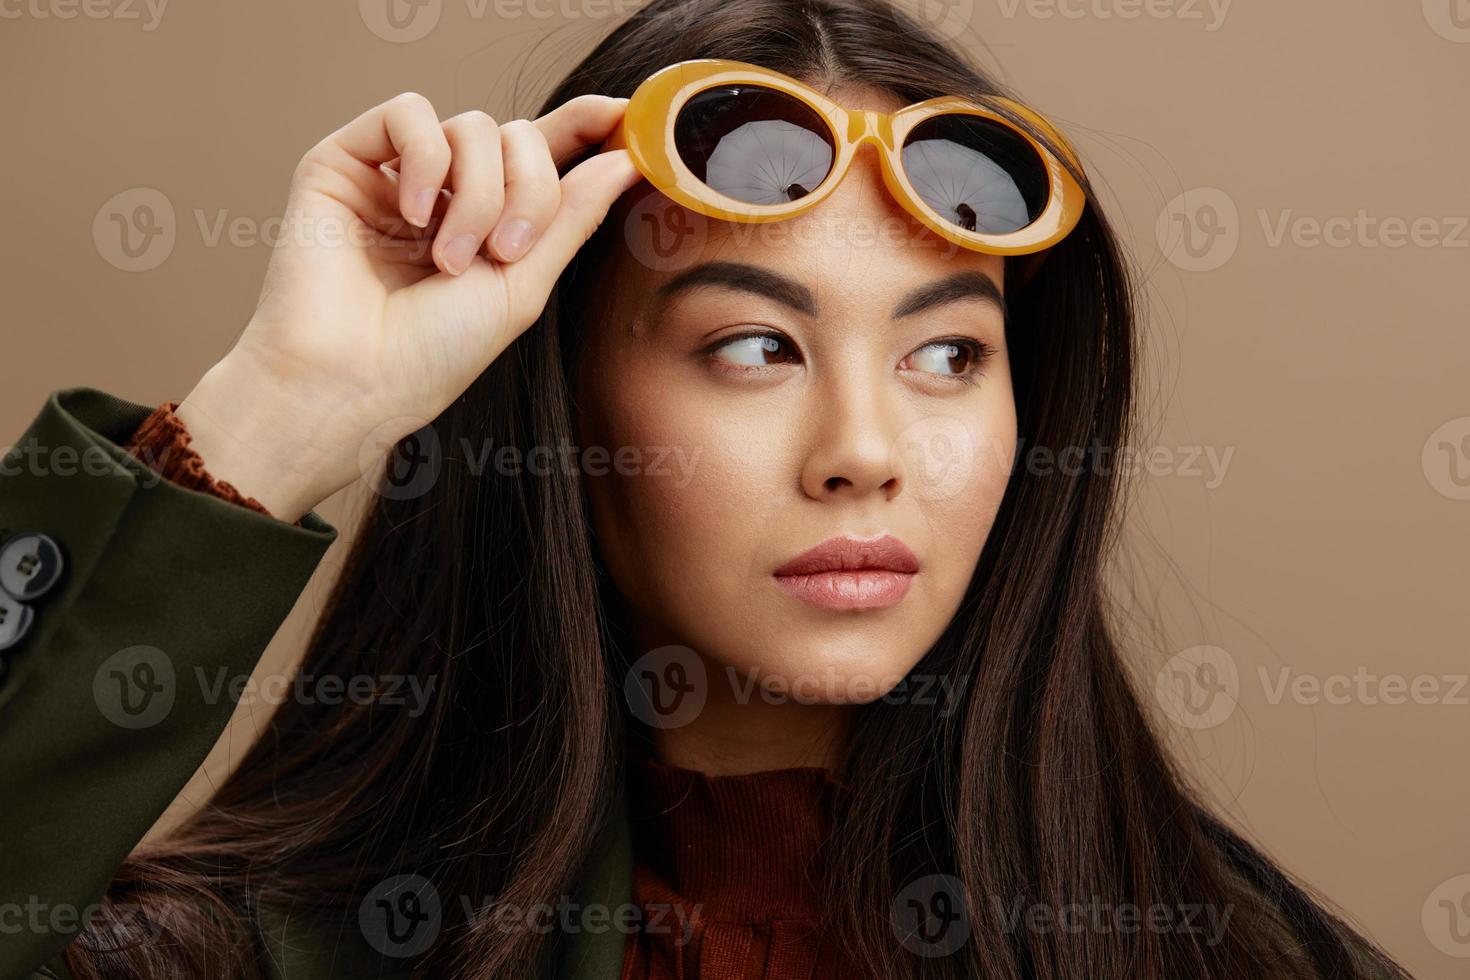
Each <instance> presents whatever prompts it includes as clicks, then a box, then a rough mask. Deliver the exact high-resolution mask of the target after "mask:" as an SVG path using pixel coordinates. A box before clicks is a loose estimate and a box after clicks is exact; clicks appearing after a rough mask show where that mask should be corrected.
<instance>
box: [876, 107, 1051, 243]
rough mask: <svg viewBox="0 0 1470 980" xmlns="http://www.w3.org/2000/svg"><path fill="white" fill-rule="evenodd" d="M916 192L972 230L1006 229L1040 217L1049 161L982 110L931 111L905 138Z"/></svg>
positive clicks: (995, 231) (1000, 231)
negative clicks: (977, 113) (975, 112)
mask: <svg viewBox="0 0 1470 980" xmlns="http://www.w3.org/2000/svg"><path fill="white" fill-rule="evenodd" d="M903 167H904V170H905V172H907V174H908V177H909V183H911V184H913V185H914V190H915V192H917V193H918V195H919V197H921V198H922V199H923V200H924V203H925V204H927V205H929V206H930V207H931V208H933V209H934V210H935V211H938V212H939V213H940V214H941V215H943V216H944V217H945V218H947V219H949V220H950V221H952V222H954V223H955V224H956V225H958V226H959V227H961V228H964V229H966V230H967V231H978V232H981V233H983V234H989V235H1003V234H1006V233H1007V232H1012V231H1019V230H1020V229H1022V228H1025V227H1026V226H1027V225H1029V224H1031V223H1032V222H1033V221H1035V220H1036V218H1037V216H1038V215H1040V214H1041V212H1042V210H1043V209H1044V208H1045V207H1046V201H1047V197H1048V196H1049V193H1050V181H1049V180H1048V179H1047V172H1046V165H1045V163H1043V162H1042V159H1041V156H1040V155H1039V154H1038V153H1037V152H1036V150H1035V149H1034V148H1033V147H1032V146H1031V144H1030V143H1028V142H1027V141H1026V139H1025V138H1024V137H1022V136H1021V135H1020V134H1019V133H1017V132H1015V131H1014V130H1012V129H1010V128H1009V127H1007V126H1004V125H1002V124H1000V123H997V122H995V121H993V120H990V119H986V118H985V117H983V116H971V115H965V114H962V113H952V114H948V115H941V116H932V117H930V118H928V119H926V120H924V121H923V122H921V123H919V124H918V125H917V126H915V127H914V128H913V129H912V130H911V131H910V132H909V135H908V139H906V140H904V144H903Z"/></svg>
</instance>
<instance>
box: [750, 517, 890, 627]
mask: <svg viewBox="0 0 1470 980" xmlns="http://www.w3.org/2000/svg"><path fill="white" fill-rule="evenodd" d="M918 571H919V559H918V558H916V557H914V553H913V552H912V551H910V550H909V548H908V546H907V545H905V544H904V543H903V542H902V541H900V540H899V539H898V538H896V537H894V536H893V535H891V534H880V535H879V536H877V537H875V538H855V537H852V536H851V535H842V536H839V537H835V538H828V539H827V540H826V541H823V542H822V543H821V544H819V545H817V546H816V547H814V548H809V549H807V550H806V551H803V552H802V553H801V554H799V555H797V556H796V557H795V558H792V559H791V560H789V561H787V562H786V563H785V564H784V565H782V566H781V567H780V568H778V569H776V571H775V572H773V573H772V574H773V576H774V577H775V579H776V584H778V585H779V586H781V588H782V589H784V590H786V592H788V593H789V594H791V595H793V596H795V597H796V598H798V599H800V600H802V601H803V602H806V603H810V604H811V605H813V606H817V607H819V608H822V609H834V610H862V609H886V608H888V607H890V606H894V605H897V604H898V603H899V602H900V601H902V600H903V597H904V596H905V595H907V594H908V591H909V586H910V585H912V584H913V579H914V575H916V574H917V573H918Z"/></svg>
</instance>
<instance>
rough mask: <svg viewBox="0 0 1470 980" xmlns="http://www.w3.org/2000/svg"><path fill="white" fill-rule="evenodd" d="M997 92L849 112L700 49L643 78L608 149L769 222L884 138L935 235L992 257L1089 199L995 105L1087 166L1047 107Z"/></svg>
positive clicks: (1040, 245)
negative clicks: (1041, 110) (985, 101)
mask: <svg viewBox="0 0 1470 980" xmlns="http://www.w3.org/2000/svg"><path fill="white" fill-rule="evenodd" d="M990 102H992V103H993V104H994V107H992V106H991V105H981V104H979V103H976V102H972V101H970V100H968V99H963V98H959V97H955V96H940V97H938V98H933V99H927V100H925V101H923V102H916V103H914V104H913V105H910V106H905V107H904V108H902V109H899V110H898V111H896V112H892V113H884V112H876V111H874V110H871V109H863V110H857V109H847V108H844V107H843V106H840V105H838V104H837V103H836V102H833V101H832V100H831V99H829V98H827V97H826V96H824V95H822V94H821V93H820V92H817V91H816V90H814V89H812V88H810V87H809V86H807V85H804V84H802V83H801V82H799V81H797V80H796V79H794V78H791V77H790V76H788V75H783V74H781V73H780V72H777V71H771V70H770V69H767V68H761V67H760V66H758V65H750V64H746V63H744V62H740V61H729V60H726V59H718V58H701V59H697V60H693V61H681V62H679V63H678V64H674V65H669V66H668V67H666V68H662V69H660V70H659V71H657V72H655V73H654V74H652V75H650V76H649V77H648V78H647V79H646V80H645V81H644V82H643V83H642V84H641V85H639V86H638V88H637V90H636V91H634V93H633V95H632V97H631V99H630V100H629V102H628V106H627V109H626V111H625V113H624V116H623V119H622V121H621V122H620V123H619V124H618V126H617V128H616V129H615V130H614V131H613V133H612V135H611V136H610V138H609V139H608V141H607V143H606V144H605V148H606V149H626V150H627V151H628V153H629V155H630V156H632V158H633V162H634V163H635V164H636V165H637V166H638V169H639V170H640V171H641V172H642V173H643V176H644V177H646V178H647V179H648V181H649V182H650V183H651V184H653V186H654V187H655V188H656V189H658V190H659V191H660V192H662V193H663V194H664V195H665V196H667V197H668V198H670V199H671V200H673V201H674V202H676V203H678V204H680V205H682V206H684V207H686V208H688V209H690V210H691V211H696V212H698V213H700V214H703V215H706V216H708V217H712V218H719V219H723V220H726V221H738V222H762V221H778V220H781V219H785V218H793V217H796V216H797V215H799V214H801V213H803V212H805V211H808V210H810V209H811V208H813V207H815V206H816V205H817V204H819V203H821V201H822V199H823V198H825V197H826V196H827V195H828V194H830V193H831V192H832V189H833V188H835V187H836V186H837V184H838V182H839V181H841V180H842V177H843V175H844V174H845V173H846V172H847V169H848V167H849V165H850V164H851V163H852V158H853V155H854V153H856V151H857V148H858V147H859V146H861V145H862V144H863V143H869V142H871V143H873V144H875V145H876V146H877V148H878V151H879V159H880V160H881V163H882V173H883V183H884V184H885V185H886V186H887V187H888V190H889V192H890V193H891V194H892V195H893V196H894V198H895V199H897V200H898V202H899V203H900V204H901V205H902V206H903V207H904V209H905V210H907V211H908V212H909V213H910V214H912V215H913V216H914V217H915V218H917V219H918V220H919V221H920V222H922V223H923V224H924V225H925V226H926V227H928V228H929V229H930V230H931V231H933V232H934V233H935V234H937V235H940V236H942V237H943V238H945V239H947V240H949V241H951V242H954V243H956V244H958V245H961V246H964V247H965V248H970V249H974V250H975V251H979V252H987V253H990V254H993V255H1032V254H1035V253H1040V252H1042V251H1043V250H1045V249H1047V248H1050V247H1051V246H1052V245H1054V244H1056V243H1057V242H1059V241H1061V240H1062V239H1063V238H1065V237H1066V236H1067V234H1068V233H1069V232H1070V231H1071V230H1072V228H1073V227H1074V226H1075V225H1076V224H1077V220H1078V219H1079V218H1080V217H1081V215H1082V210H1083V208H1084V206H1085V205H1086V196H1085V194H1084V193H1083V191H1082V188H1081V186H1079V184H1078V183H1077V180H1076V179H1075V178H1074V177H1073V176H1072V173H1071V172H1070V171H1069V170H1068V168H1067V167H1066V166H1065V165H1063V163H1062V162H1061V161H1060V160H1059V159H1058V158H1057V157H1056V156H1055V155H1054V154H1053V153H1052V152H1051V150H1049V149H1048V148H1047V147H1046V146H1044V145H1043V144H1042V143H1041V142H1039V141H1038V140H1036V139H1035V138H1034V137H1033V136H1032V135H1031V134H1030V133H1028V132H1026V131H1025V130H1024V129H1022V128H1021V127H1020V126H1018V125H1017V124H1016V123H1014V122H1013V121H1011V120H1010V119H1008V118H1006V116H1004V115H1002V114H1001V113H1000V112H998V111H996V109H997V108H1004V109H1005V110H1007V111H1008V112H1010V113H1013V114H1014V115H1015V116H1016V117H1018V118H1020V119H1024V120H1026V121H1027V122H1028V123H1029V124H1031V125H1032V126H1034V127H1036V129H1037V130H1038V131H1039V132H1041V133H1043V134H1045V135H1046V137H1047V138H1048V139H1049V140H1051V142H1053V143H1054V144H1055V145H1056V146H1057V147H1058V148H1059V149H1060V150H1061V151H1062V152H1063V153H1065V154H1066V156H1067V158H1068V160H1069V161H1070V162H1071V163H1072V165H1073V166H1074V167H1075V168H1076V170H1077V172H1078V173H1081V172H1082V165H1081V162H1080V161H1079V160H1078V158H1077V155H1076V152H1075V151H1074V150H1073V149H1072V147H1071V145H1070V144H1069V143H1068V142H1067V140H1066V138H1065V137H1064V136H1062V134H1061V133H1060V132H1059V131H1058V130H1057V129H1056V127H1054V126H1052V125H1051V123H1049V122H1048V121H1047V120H1046V119H1045V118H1043V117H1042V116H1041V115H1040V114H1038V113H1037V112H1035V111H1034V110H1031V109H1028V108H1027V107H1025V106H1023V105H1021V104H1020V103H1018V102H1014V101H1012V100H1009V99H1003V98H999V97H996V98H994V99H991V100H990ZM1039 259H1040V256H1039V255H1037V256H1036V261H1039ZM1027 265H1028V266H1030V267H1031V268H1032V269H1034V267H1035V261H1033V262H1028V263H1027Z"/></svg>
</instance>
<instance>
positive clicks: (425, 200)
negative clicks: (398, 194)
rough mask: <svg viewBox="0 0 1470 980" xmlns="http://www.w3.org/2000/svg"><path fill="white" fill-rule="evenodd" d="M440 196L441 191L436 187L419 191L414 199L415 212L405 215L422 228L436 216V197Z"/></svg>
mask: <svg viewBox="0 0 1470 980" xmlns="http://www.w3.org/2000/svg"><path fill="white" fill-rule="evenodd" d="M438 196H439V192H438V191H437V190H434V189H425V190H421V191H419V192H418V194H417V195H415V196H414V199H413V214H410V215H405V217H406V218H408V220H409V221H412V222H413V223H414V224H416V225H418V226H419V227H420V228H423V227H425V226H426V225H428V223H429V219H430V218H431V217H433V216H434V199H435V198H437V197H438Z"/></svg>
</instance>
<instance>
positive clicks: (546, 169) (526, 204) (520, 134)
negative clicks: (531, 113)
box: [490, 119, 561, 262]
mask: <svg viewBox="0 0 1470 980" xmlns="http://www.w3.org/2000/svg"><path fill="white" fill-rule="evenodd" d="M500 149H501V155H502V158H503V160H504V163H505V206H504V207H503V208H502V209H501V213H500V218H499V220H498V221H497V222H496V224H495V228H494V230H493V231H491V233H490V246H491V252H492V253H493V254H494V256H495V257H496V258H498V259H500V260H501V261H502V262H514V261H515V260H516V259H518V258H520V257H521V256H522V255H525V254H526V252H527V250H529V249H530V247H531V245H532V243H534V242H535V241H536V236H538V235H540V234H541V232H542V231H543V230H544V229H545V228H546V226H547V225H549V224H550V223H551V219H552V218H554V217H555V216H556V212H557V209H558V208H559V207H560V206H561V178H560V177H559V176H558V174H557V172H556V162H555V161H554V160H552V158H551V151H550V147H549V146H548V145H547V143H546V137H545V136H544V135H543V134H542V132H541V129H540V128H539V127H538V126H537V125H536V124H535V123H533V122H531V121H530V120H529V119H512V120H510V121H509V122H507V123H506V124H505V125H504V126H501V127H500Z"/></svg>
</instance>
